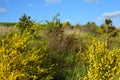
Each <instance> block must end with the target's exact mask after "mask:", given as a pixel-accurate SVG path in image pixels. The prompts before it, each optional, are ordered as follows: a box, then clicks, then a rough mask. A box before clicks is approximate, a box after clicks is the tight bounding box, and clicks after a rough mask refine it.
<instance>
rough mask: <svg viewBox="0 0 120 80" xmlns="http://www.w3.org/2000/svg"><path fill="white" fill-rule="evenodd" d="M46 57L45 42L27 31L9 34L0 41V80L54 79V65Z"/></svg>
mask: <svg viewBox="0 0 120 80" xmlns="http://www.w3.org/2000/svg"><path fill="white" fill-rule="evenodd" d="M36 44H37V45H39V46H37V45H36ZM46 57H47V46H46V44H45V40H37V39H35V38H34V36H33V34H30V32H29V31H27V30H26V31H24V32H23V33H20V31H19V30H18V31H16V32H9V33H8V34H7V35H6V36H5V38H2V39H1V40H0V80H26V79H27V80H28V79H29V80H31V79H32V80H36V79H40V80H49V79H52V75H53V72H52V71H51V70H52V66H53V65H52V64H51V63H50V62H49V61H48V59H46Z"/></svg>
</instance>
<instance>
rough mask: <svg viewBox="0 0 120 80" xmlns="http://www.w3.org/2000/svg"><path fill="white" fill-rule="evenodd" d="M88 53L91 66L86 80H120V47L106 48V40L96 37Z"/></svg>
mask: <svg viewBox="0 0 120 80" xmlns="http://www.w3.org/2000/svg"><path fill="white" fill-rule="evenodd" d="M86 53H87V57H88V65H89V66H88V68H87V77H86V78H85V80H114V79H115V80H119V78H118V76H120V73H119V71H120V49H119V48H118V49H117V48H116V49H110V50H109V49H107V48H106V42H102V41H98V40H96V39H94V40H93V42H92V45H91V46H89V47H88V50H87V51H86ZM116 76H117V77H116Z"/></svg>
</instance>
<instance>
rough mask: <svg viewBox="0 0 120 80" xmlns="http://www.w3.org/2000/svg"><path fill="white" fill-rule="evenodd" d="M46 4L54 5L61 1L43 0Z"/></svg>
mask: <svg viewBox="0 0 120 80" xmlns="http://www.w3.org/2000/svg"><path fill="white" fill-rule="evenodd" d="M45 2H46V3H50V4H56V3H59V2H61V0H45Z"/></svg>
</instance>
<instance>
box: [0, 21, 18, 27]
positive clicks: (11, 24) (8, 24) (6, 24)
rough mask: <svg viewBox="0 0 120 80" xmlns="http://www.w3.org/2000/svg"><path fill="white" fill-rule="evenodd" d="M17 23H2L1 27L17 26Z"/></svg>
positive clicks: (0, 23)
mask: <svg viewBox="0 0 120 80" xmlns="http://www.w3.org/2000/svg"><path fill="white" fill-rule="evenodd" d="M16 24H17V22H0V26H5V27H11V26H14V25H16Z"/></svg>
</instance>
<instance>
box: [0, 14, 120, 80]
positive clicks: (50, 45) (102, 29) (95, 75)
mask: <svg viewBox="0 0 120 80" xmlns="http://www.w3.org/2000/svg"><path fill="white" fill-rule="evenodd" d="M2 24H3V23H2ZM5 24H6V23H5ZM9 24H10V25H11V26H9V27H7V26H5V25H2V26H0V80H120V30H119V28H116V27H115V26H113V24H112V20H110V19H106V20H105V23H104V24H102V25H100V26H97V25H96V24H95V23H94V22H88V23H86V24H85V25H80V24H76V25H74V26H72V25H71V24H70V23H69V22H64V23H61V22H60V20H59V19H58V18H57V17H55V18H53V20H51V21H47V20H46V21H45V24H41V23H36V22H34V21H33V20H31V19H30V17H29V16H27V15H23V16H22V17H21V18H20V20H19V22H18V23H14V24H13V23H12V24H11V23H8V25H9Z"/></svg>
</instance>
